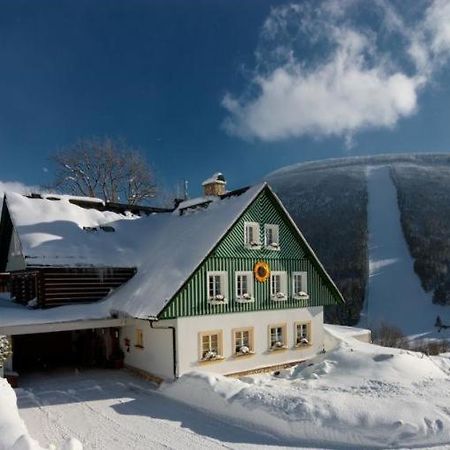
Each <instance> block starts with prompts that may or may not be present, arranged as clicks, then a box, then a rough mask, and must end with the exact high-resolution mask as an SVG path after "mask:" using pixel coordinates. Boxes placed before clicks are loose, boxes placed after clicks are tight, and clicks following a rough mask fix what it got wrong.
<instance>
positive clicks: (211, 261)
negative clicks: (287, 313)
mask: <svg viewBox="0 0 450 450" xmlns="http://www.w3.org/2000/svg"><path fill="white" fill-rule="evenodd" d="M247 221H248V222H258V223H260V226H261V230H260V233H261V236H263V235H264V224H265V223H272V224H278V225H279V227H280V228H279V229H280V250H268V249H266V248H264V246H263V247H262V248H261V249H259V250H253V249H247V248H245V247H244V245H243V242H244V223H245V222H247ZM259 260H265V261H267V262H268V263H269V265H270V267H271V270H274V271H285V272H286V273H287V276H288V281H287V285H288V300H287V301H283V302H275V301H273V300H272V299H270V293H269V289H270V285H269V281H266V282H265V283H263V284H261V283H258V282H256V281H255V286H254V292H255V298H256V301H255V302H254V303H246V304H242V303H238V302H236V301H235V300H234V289H235V286H234V283H235V280H234V277H235V272H236V271H242V270H245V271H252V270H253V266H254V264H255V263H256V262H257V261H259ZM208 271H227V273H228V285H229V302H228V304H226V305H220V306H214V305H209V304H208V302H207V298H206V296H207V293H206V274H207V272H208ZM297 271H300V272H302V271H306V272H308V291H309V293H310V299H309V300H308V301H299V300H294V299H293V298H292V293H291V285H292V281H291V273H292V272H297ZM342 301H343V298H342V295H341V294H340V292H339V290H338V289H337V288H336V286H335V285H334V283H333V282H332V280H331V278H330V277H329V276H328V274H327V273H326V272H325V269H324V268H323V266H322V265H321V264H320V262H319V261H318V259H317V257H316V255H315V254H314V252H313V251H312V249H311V248H310V247H309V245H308V244H307V243H306V240H305V238H304V237H303V235H302V234H301V233H300V231H299V230H298V228H297V227H296V225H295V223H294V222H293V221H292V219H291V218H290V216H289V215H288V213H287V211H286V210H285V209H284V207H282V204H281V202H280V200H279V199H278V197H276V195H275V194H274V193H273V192H272V190H271V189H270V188H269V187H268V186H267V185H264V187H263V188H262V190H261V191H260V192H259V193H258V194H257V196H256V198H255V199H254V200H253V202H252V203H251V204H250V205H249V206H248V207H247V208H246V210H245V211H244V212H243V213H242V214H241V215H240V216H239V217H238V218H237V219H236V221H235V222H234V224H233V225H232V227H231V228H230V229H229V231H228V232H227V233H225V235H224V236H223V237H222V238H221V239H220V241H219V242H218V243H217V245H216V246H215V247H214V248H213V250H212V251H211V252H210V253H209V254H208V255H206V257H205V258H204V260H203V261H202V263H201V264H199V266H198V267H197V269H196V270H195V271H194V273H193V274H192V275H191V277H189V279H188V280H187V281H186V283H184V285H183V286H182V287H181V288H180V289H179V291H178V292H177V293H176V294H175V296H174V297H173V298H172V300H171V301H170V302H169V303H168V304H167V305H166V306H165V308H164V309H163V310H162V311H161V313H160V314H159V315H158V317H159V318H160V319H169V318H175V317H186V316H193V315H208V314H220V313H231V312H247V311H259V310H268V309H287V308H295V307H306V306H323V305H330V304H335V303H337V302H342Z"/></svg>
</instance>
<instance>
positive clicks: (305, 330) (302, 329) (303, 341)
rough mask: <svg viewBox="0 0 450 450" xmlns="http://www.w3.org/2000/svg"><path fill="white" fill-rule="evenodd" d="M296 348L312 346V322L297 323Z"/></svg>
mask: <svg viewBox="0 0 450 450" xmlns="http://www.w3.org/2000/svg"><path fill="white" fill-rule="evenodd" d="M294 331H295V346H296V347H304V346H306V345H311V322H296V323H295V330H294Z"/></svg>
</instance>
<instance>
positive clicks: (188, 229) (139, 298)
mask: <svg viewBox="0 0 450 450" xmlns="http://www.w3.org/2000/svg"><path fill="white" fill-rule="evenodd" d="M264 186H265V183H263V184H258V185H256V186H254V187H252V188H250V189H248V190H247V191H246V192H244V193H243V194H241V195H239V196H229V197H226V198H222V199H221V200H220V201H215V202H212V203H211V204H210V205H209V206H208V208H206V209H202V210H199V211H197V210H195V211H192V212H190V213H188V214H186V213H185V214H184V215H182V216H180V215H174V214H170V215H156V216H154V217H152V218H151V220H153V226H152V228H151V236H152V238H151V239H148V240H147V241H145V246H144V251H143V253H144V254H145V259H144V260H143V261H142V263H141V264H139V265H138V272H137V274H136V275H135V276H134V277H133V278H132V279H131V280H130V281H129V282H128V283H126V284H124V285H123V286H121V287H120V288H118V289H116V290H115V291H114V292H113V293H112V294H111V296H110V297H109V299H108V300H109V301H111V307H112V308H113V310H117V311H120V312H125V313H127V314H128V315H130V316H132V317H139V318H147V317H156V316H157V315H158V314H159V313H160V312H161V311H162V309H163V308H164V306H165V305H166V304H167V303H168V302H169V301H170V300H171V298H172V297H173V296H174V295H175V294H176V292H177V291H178V290H179V289H180V288H181V287H182V285H183V284H184V282H185V281H186V280H187V278H188V277H189V276H190V275H191V274H192V273H193V272H194V270H195V269H196V268H197V267H198V266H199V265H200V263H201V262H202V261H203V259H204V258H205V257H206V256H207V255H208V254H209V252H210V251H211V250H212V249H213V248H214V246H215V245H216V244H217V242H218V241H219V240H220V239H221V238H222V236H224V234H225V233H226V232H227V230H228V229H229V228H230V227H231V226H232V225H233V223H234V222H235V221H236V220H237V219H238V218H239V216H240V215H241V214H242V213H243V212H244V210H245V209H246V208H247V207H248V206H249V205H250V204H251V202H252V201H253V200H254V199H255V197H256V196H257V195H258V194H259V193H260V192H261V190H262V189H263V188H264Z"/></svg>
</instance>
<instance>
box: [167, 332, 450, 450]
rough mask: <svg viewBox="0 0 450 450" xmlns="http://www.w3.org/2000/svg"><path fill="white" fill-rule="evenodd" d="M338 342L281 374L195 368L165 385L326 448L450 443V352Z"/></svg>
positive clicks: (181, 396)
mask: <svg viewBox="0 0 450 450" xmlns="http://www.w3.org/2000/svg"><path fill="white" fill-rule="evenodd" d="M329 332H331V333H332V334H334V337H335V338H336V339H337V340H339V344H338V346H337V347H336V348H335V349H334V350H332V351H330V352H328V353H325V354H321V355H318V356H317V357H316V358H314V359H312V360H309V361H306V362H304V363H302V364H300V365H298V366H296V367H294V368H292V369H288V370H283V371H280V372H279V373H277V374H270V375H269V374H267V375H255V376H251V377H244V378H241V379H232V378H227V377H223V376H219V375H208V374H202V373H198V372H193V373H190V374H187V375H184V376H182V377H181V378H180V379H179V380H178V381H177V382H175V383H172V384H167V385H163V386H162V387H161V391H162V393H163V394H164V395H167V396H169V397H171V398H173V399H176V400H179V401H182V402H185V403H187V404H189V405H191V406H194V407H196V408H198V409H201V410H204V411H207V412H209V413H212V414H214V415H215V416H216V417H217V418H218V419H219V420H222V421H226V422H228V423H233V424H235V425H238V426H240V427H244V428H247V429H249V430H250V429H252V430H259V431H263V432H266V433H269V434H271V435H272V436H276V437H278V438H279V440H280V444H283V445H292V446H301V447H305V446H312V447H326V448H346V449H349V448H358V449H362V448H387V447H389V448H404V447H408V448H419V447H424V446H441V445H450V407H449V405H450V376H449V374H450V359H449V358H445V357H432V358H430V357H427V356H425V355H423V354H420V353H415V352H410V351H404V350H400V349H391V348H385V347H379V346H375V345H372V344H366V343H363V342H360V341H358V340H356V339H355V338H353V337H348V335H346V334H347V333H342V334H341V333H339V327H332V328H331V329H330V330H329Z"/></svg>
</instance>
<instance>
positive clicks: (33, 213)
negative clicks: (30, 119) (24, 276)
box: [0, 183, 266, 325]
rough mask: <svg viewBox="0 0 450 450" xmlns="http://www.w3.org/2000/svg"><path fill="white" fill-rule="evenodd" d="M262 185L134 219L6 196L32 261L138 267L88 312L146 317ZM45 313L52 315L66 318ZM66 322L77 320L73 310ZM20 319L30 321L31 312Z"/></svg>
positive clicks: (161, 305) (156, 309)
mask: <svg viewBox="0 0 450 450" xmlns="http://www.w3.org/2000/svg"><path fill="white" fill-rule="evenodd" d="M265 185H266V184H265V183H263V184H259V185H257V186H254V187H252V188H250V189H248V190H247V191H245V192H244V193H242V194H240V195H236V196H227V197H225V198H222V199H221V200H220V201H214V202H212V203H211V204H209V206H208V208H206V209H200V210H195V211H192V212H190V213H189V214H184V215H176V214H171V213H161V214H154V215H150V216H147V217H141V218H135V217H134V218H135V219H136V220H130V218H127V217H125V216H123V215H120V214H115V213H112V212H100V211H97V210H95V209H84V208H80V207H79V206H76V205H73V204H71V203H69V202H68V201H65V200H61V201H55V202H53V201H48V200H44V199H29V198H26V197H24V196H22V195H20V194H8V197H7V202H8V208H9V209H10V212H11V218H12V220H13V224H14V225H15V227H16V229H17V232H18V234H19V237H20V241H21V243H22V248H23V251H24V253H25V255H27V256H28V258H30V259H31V261H32V264H33V265H35V264H37V263H40V264H52V265H53V264H54V265H63V264H67V265H76V264H78V265H86V264H87V263H90V264H92V265H107V266H110V267H119V266H123V267H126V266H128V267H137V269H138V270H137V274H136V275H135V276H134V277H133V278H132V279H131V280H130V281H128V282H127V283H126V284H124V285H123V286H121V287H120V288H118V289H116V290H115V291H114V292H113V293H112V294H111V295H110V296H109V297H107V298H106V299H105V300H103V301H102V302H98V303H97V304H96V305H101V306H96V307H95V308H94V309H95V311H92V313H93V314H94V316H95V317H91V318H98V317H99V315H100V316H102V317H108V316H109V315H110V313H111V312H114V313H116V312H119V313H123V314H125V315H128V316H131V317H139V318H148V317H156V316H157V315H158V314H159V313H160V312H161V311H162V309H163V308H164V306H165V305H166V304H167V303H168V302H169V300H170V299H171V298H172V297H173V296H174V295H175V293H176V292H177V291H178V289H180V288H181V286H182V285H183V284H184V283H185V281H186V280H187V279H188V277H189V276H190V275H191V274H192V273H193V272H194V270H195V269H196V268H197V267H198V266H199V264H200V263H201V262H202V261H203V259H204V258H205V257H206V256H207V255H208V253H209V252H210V251H211V250H212V249H213V248H214V246H215V245H216V243H217V242H218V241H219V240H220V239H221V237H222V236H223V235H224V234H225V233H226V231H227V230H228V229H229V228H230V227H231V225H232V224H233V223H234V222H235V221H236V220H237V219H238V217H239V216H240V215H241V213H242V212H244V210H245V209H246V208H247V207H248V206H249V205H250V203H251V202H252V201H253V200H254V198H255V197H256V196H257V195H258V194H259V192H261V190H262V189H263V188H264V187H265ZM105 224H108V225H110V226H112V227H113V228H114V229H115V232H112V233H107V232H104V231H101V230H99V231H95V232H90V231H85V230H83V228H82V227H83V226H88V227H99V226H100V225H105ZM87 306H89V305H80V306H79V308H82V309H86V307H87ZM62 308H69V307H62ZM98 308H100V309H98ZM103 308H107V309H106V310H105V309H103ZM2 309H3V308H2ZM47 311H52V310H45V311H42V312H38V311H29V312H30V313H33V314H34V313H39V314H42V315H43V316H45V315H46V313H47ZM66 311H69V310H66ZM105 311H108V313H107V314H105ZM72 312H73V311H72ZM99 312H100V314H99ZM2 314H3V312H2ZM2 314H0V316H1V315H2ZM48 314H50V316H49V317H50V319H51V320H50V321H54V320H56V321H62V320H64V317H60V316H58V317H51V315H52V314H53V313H48ZM83 318H89V317H85V316H83ZM42 320H45V317H44V318H43V319H42ZM67 320H69V321H71V320H74V319H73V316H71V317H70V318H68V319H67ZM18 321H20V319H17V321H16V322H15V323H18ZM0 322H1V321H0ZM23 323H28V318H27V319H26V320H25V321H24V322H23ZM4 325H6V324H5V323H4Z"/></svg>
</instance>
